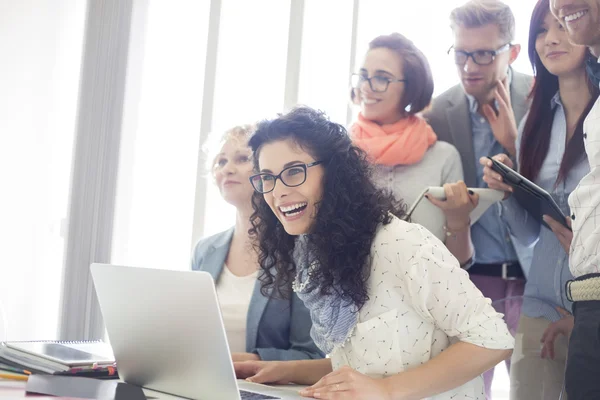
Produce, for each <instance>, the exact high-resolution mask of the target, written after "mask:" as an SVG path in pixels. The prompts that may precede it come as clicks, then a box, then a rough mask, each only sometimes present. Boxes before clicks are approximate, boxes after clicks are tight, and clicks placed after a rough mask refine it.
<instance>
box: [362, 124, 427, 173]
mask: <svg viewBox="0 0 600 400" xmlns="http://www.w3.org/2000/svg"><path fill="white" fill-rule="evenodd" d="M350 136H351V137H352V141H353V142H354V144H355V145H356V146H357V147H359V148H361V149H362V150H364V151H365V152H366V153H367V155H368V156H369V158H370V159H371V162H373V163H375V164H382V165H388V166H393V165H399V164H403V165H409V164H416V163H418V162H419V161H421V160H422V159H423V156H424V155H425V152H426V151H427V149H428V148H429V147H431V146H432V145H433V144H434V143H435V142H436V141H437V136H436V134H435V132H433V129H432V128H431V126H429V124H428V123H427V122H426V121H425V120H424V119H423V118H421V117H418V116H415V115H411V116H409V117H407V118H403V119H401V120H400V121H398V122H396V123H395V124H390V125H377V124H376V123H374V122H372V121H369V120H367V119H365V117H363V116H362V114H358V121H356V122H355V123H354V125H352V128H351V129H350Z"/></svg>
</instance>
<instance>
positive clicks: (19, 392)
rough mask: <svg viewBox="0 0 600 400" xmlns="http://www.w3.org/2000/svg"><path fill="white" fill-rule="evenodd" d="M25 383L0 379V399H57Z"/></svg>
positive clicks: (156, 396) (159, 396)
mask: <svg viewBox="0 0 600 400" xmlns="http://www.w3.org/2000/svg"><path fill="white" fill-rule="evenodd" d="M26 384H27V382H22V381H9V380H2V379H0V399H57V397H53V396H44V395H31V394H30V395H25V385H26ZM277 388H278V389H285V390H287V391H289V392H290V394H291V395H294V394H296V393H298V390H300V388H301V386H296V385H287V386H277ZM144 393H145V394H146V396H148V397H149V398H150V397H152V399H153V400H181V399H183V397H179V396H172V395H169V394H165V393H161V392H156V391H154V390H150V389H144ZM61 399H73V400H76V399H75V398H68V397H61Z"/></svg>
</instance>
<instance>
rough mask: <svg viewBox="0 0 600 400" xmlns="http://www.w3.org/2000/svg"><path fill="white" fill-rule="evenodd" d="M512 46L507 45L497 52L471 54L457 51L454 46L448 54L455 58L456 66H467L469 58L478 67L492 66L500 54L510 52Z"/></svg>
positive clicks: (477, 51) (483, 51)
mask: <svg viewBox="0 0 600 400" xmlns="http://www.w3.org/2000/svg"><path fill="white" fill-rule="evenodd" d="M511 46H512V45H511V44H510V43H507V44H505V45H504V46H502V47H500V48H499V49H497V50H476V51H471V52H469V51H463V50H456V49H455V48H454V46H452V47H450V48H449V49H448V54H450V55H451V56H453V57H454V62H455V63H456V65H465V64H466V63H467V60H468V59H469V57H471V58H472V59H473V62H474V63H475V64H477V65H490V64H491V63H493V62H494V60H495V59H496V57H497V56H498V54H502V53H504V52H506V51H508V50H509V49H510V47H511Z"/></svg>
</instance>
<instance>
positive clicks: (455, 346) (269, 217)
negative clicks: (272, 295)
mask: <svg viewBox="0 0 600 400" xmlns="http://www.w3.org/2000/svg"><path fill="white" fill-rule="evenodd" d="M250 146H251V148H252V151H253V155H254V163H255V169H256V170H257V171H260V172H259V173H257V174H255V175H253V176H251V177H250V180H251V182H252V185H253V186H254V189H255V191H256V192H257V193H255V195H254V197H253V207H254V214H253V216H252V217H251V221H252V224H253V233H254V234H255V235H257V240H258V243H259V245H258V247H259V249H258V251H259V263H260V265H261V268H262V269H263V271H264V272H265V273H264V274H263V278H262V284H263V289H268V288H274V289H276V292H278V293H279V294H280V295H283V296H289V295H290V293H289V290H286V289H285V288H286V287H290V286H289V283H290V282H292V288H293V290H294V292H295V293H296V294H297V295H298V297H299V298H300V299H301V300H302V301H303V302H304V304H305V305H306V306H307V308H308V309H309V311H310V315H311V319H312V321H313V327H312V329H311V336H312V338H313V340H314V341H315V343H316V344H317V346H319V348H320V349H321V350H322V351H323V352H325V353H328V354H329V356H330V358H328V359H323V360H300V361H281V362H279V361H274V362H260V361H246V362H240V363H236V372H237V374H238V377H240V378H247V379H249V380H251V381H253V382H295V383H299V384H304V385H312V386H310V387H309V388H307V389H305V390H303V391H302V392H301V394H302V395H304V396H308V397H313V398H319V399H332V398H335V399H338V398H361V399H362V398H366V399H421V398H427V397H431V398H434V399H450V398H455V399H456V398H464V397H468V398H472V399H483V398H485V395H484V389H483V380H482V378H481V376H480V375H481V373H483V372H484V371H486V370H488V369H489V368H491V367H493V366H494V365H495V364H497V363H499V362H500V361H502V360H504V359H506V358H507V357H509V356H510V354H511V350H510V349H511V348H512V346H513V339H512V336H511V335H510V334H509V332H508V330H507V328H506V325H505V324H504V322H503V321H502V317H501V315H500V314H498V313H496V312H495V311H494V309H493V308H492V307H491V305H490V301H489V300H488V299H486V298H484V297H483V296H482V294H481V292H479V290H477V289H476V288H475V286H474V285H473V284H472V283H471V281H470V280H469V277H468V275H467V273H466V272H465V271H463V270H462V269H461V268H460V266H459V264H458V261H457V260H456V259H455V258H454V257H453V256H452V255H451V254H450V252H449V251H448V250H447V249H446V247H445V246H444V245H443V244H442V242H440V241H439V240H438V239H437V238H435V237H434V236H433V235H432V234H431V233H430V232H428V231H427V230H426V229H424V228H423V227H421V226H419V225H416V224H411V223H408V222H405V221H402V220H401V219H399V218H398V216H399V215H400V214H401V212H400V211H399V210H400V207H399V204H398V203H397V202H396V201H395V200H394V199H393V197H392V196H390V195H388V194H386V193H385V192H383V191H381V190H379V189H377V188H376V187H375V186H374V184H373V183H372V180H371V179H370V169H369V163H368V161H367V160H366V156H365V153H364V152H363V151H362V150H360V149H359V148H358V147H356V146H354V145H353V144H352V143H351V140H350V138H349V137H348V135H347V132H346V130H345V129H344V128H343V127H342V126H341V125H338V124H335V123H333V122H330V121H329V120H328V119H327V118H326V117H325V116H324V115H323V114H322V113H320V112H317V111H314V110H312V109H310V108H297V109H295V110H292V111H291V112H290V113H288V114H286V115H283V116H281V117H279V118H277V119H274V120H271V121H264V122H262V123H261V124H259V126H258V129H257V131H256V133H255V134H254V136H253V137H252V138H251V139H250ZM456 396H460V397H456Z"/></svg>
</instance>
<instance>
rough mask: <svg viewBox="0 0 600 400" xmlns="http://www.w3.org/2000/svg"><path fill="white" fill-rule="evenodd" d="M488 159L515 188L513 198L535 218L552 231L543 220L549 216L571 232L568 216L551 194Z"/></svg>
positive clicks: (493, 168)
mask: <svg viewBox="0 0 600 400" xmlns="http://www.w3.org/2000/svg"><path fill="white" fill-rule="evenodd" d="M488 159H489V160H491V161H492V170H494V171H495V172H497V173H499V174H500V175H501V176H502V179H503V181H504V183H506V184H507V185H509V186H511V187H512V188H513V193H512V196H514V197H515V199H516V200H517V201H518V202H519V204H520V205H521V207H523V208H524V209H526V210H527V212H528V213H529V214H530V215H531V216H532V217H533V218H535V219H536V220H538V221H539V222H541V223H542V224H543V225H544V226H545V227H547V228H548V229H550V226H548V224H546V222H544V219H543V218H542V217H543V216H544V215H549V216H551V217H552V218H554V219H555V220H556V221H558V222H560V223H561V224H562V225H563V226H565V227H566V228H568V229H569V230H571V228H569V226H568V225H567V221H566V216H565V215H564V214H563V212H562V211H561V209H560V207H559V206H558V204H556V202H555V201H554V199H553V198H552V196H551V195H550V193H548V192H547V191H545V190H544V189H542V188H541V187H539V186H538V185H536V184H535V183H533V182H531V181H530V180H529V179H527V178H525V177H524V176H523V175H521V174H519V173H518V172H516V171H515V170H513V169H512V168H509V167H507V166H506V165H504V164H502V163H501V162H498V161H496V160H494V159H493V158H491V157H488Z"/></svg>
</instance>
